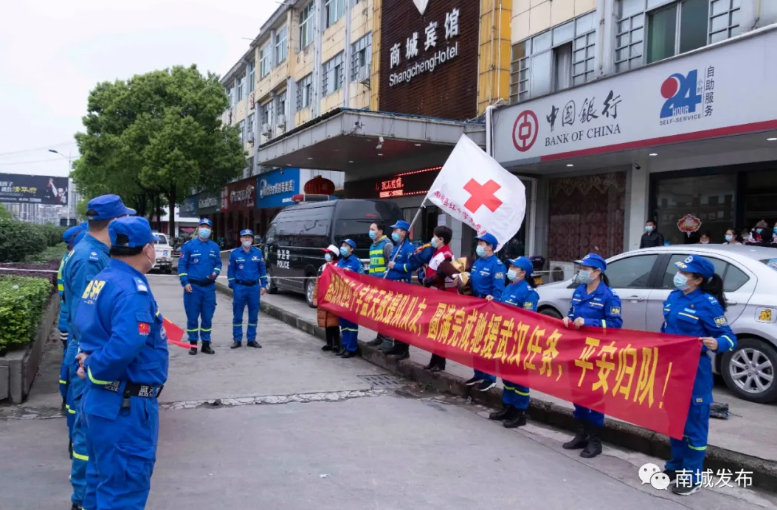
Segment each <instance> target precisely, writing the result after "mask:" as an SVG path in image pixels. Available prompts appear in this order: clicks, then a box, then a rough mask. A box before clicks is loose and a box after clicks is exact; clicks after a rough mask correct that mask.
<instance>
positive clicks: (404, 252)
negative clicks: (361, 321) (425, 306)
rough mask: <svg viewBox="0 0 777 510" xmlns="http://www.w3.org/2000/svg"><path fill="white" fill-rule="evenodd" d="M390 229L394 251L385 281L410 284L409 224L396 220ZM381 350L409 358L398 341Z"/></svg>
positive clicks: (405, 345)
mask: <svg viewBox="0 0 777 510" xmlns="http://www.w3.org/2000/svg"><path fill="white" fill-rule="evenodd" d="M390 228H393V229H394V231H393V232H392V233H391V239H392V240H393V241H394V249H393V250H391V261H390V262H389V263H388V268H389V270H388V273H387V274H386V279H388V280H392V281H395V282H405V283H410V280H411V273H412V269H411V268H410V265H409V262H410V256H411V255H412V254H413V252H414V251H415V249H414V248H413V244H412V243H411V242H410V240H409V239H408V238H407V237H408V233H409V232H410V223H408V222H406V221H405V220H397V222H396V223H394V224H393V225H391V227H390ZM389 345H390V344H389ZM386 347H388V345H387V346H386ZM382 350H383V352H384V353H385V354H386V355H387V356H398V359H401V360H402V359H405V358H408V357H410V346H409V345H408V344H406V343H404V342H400V341H399V340H394V341H393V347H391V348H382Z"/></svg>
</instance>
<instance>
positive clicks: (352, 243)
mask: <svg viewBox="0 0 777 510" xmlns="http://www.w3.org/2000/svg"><path fill="white" fill-rule="evenodd" d="M343 243H345V244H347V245H348V246H350V247H351V248H353V249H354V250H355V249H356V242H355V241H354V240H353V239H346V240H344V241H343Z"/></svg>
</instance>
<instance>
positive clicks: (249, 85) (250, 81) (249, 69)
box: [246, 62, 255, 94]
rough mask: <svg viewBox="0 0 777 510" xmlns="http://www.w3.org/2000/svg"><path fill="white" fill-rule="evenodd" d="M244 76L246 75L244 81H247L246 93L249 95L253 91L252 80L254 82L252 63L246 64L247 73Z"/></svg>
mask: <svg viewBox="0 0 777 510" xmlns="http://www.w3.org/2000/svg"><path fill="white" fill-rule="evenodd" d="M246 75H247V78H246V79H247V80H248V93H249V94H250V93H251V92H253V91H254V80H255V78H254V63H253V62H251V63H250V64H248V72H247V73H246Z"/></svg>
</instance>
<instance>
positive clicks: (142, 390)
mask: <svg viewBox="0 0 777 510" xmlns="http://www.w3.org/2000/svg"><path fill="white" fill-rule="evenodd" d="M102 388H103V389H104V390H107V391H112V392H114V393H119V392H120V391H119V390H121V394H122V396H123V397H124V398H129V397H141V398H157V397H159V394H160V393H162V388H164V385H162V386H156V385H153V384H137V383H131V382H127V383H124V389H123V390H122V381H113V382H112V383H109V384H106V385H105V386H103V387H102Z"/></svg>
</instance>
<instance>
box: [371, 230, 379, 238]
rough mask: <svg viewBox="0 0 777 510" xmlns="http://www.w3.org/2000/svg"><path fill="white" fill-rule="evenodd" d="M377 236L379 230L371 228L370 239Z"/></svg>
mask: <svg viewBox="0 0 777 510" xmlns="http://www.w3.org/2000/svg"><path fill="white" fill-rule="evenodd" d="M376 237H378V231H377V230H370V239H372V240H375V238H376Z"/></svg>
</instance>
